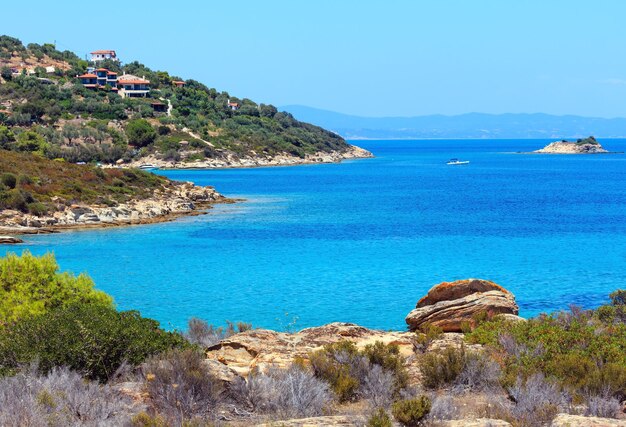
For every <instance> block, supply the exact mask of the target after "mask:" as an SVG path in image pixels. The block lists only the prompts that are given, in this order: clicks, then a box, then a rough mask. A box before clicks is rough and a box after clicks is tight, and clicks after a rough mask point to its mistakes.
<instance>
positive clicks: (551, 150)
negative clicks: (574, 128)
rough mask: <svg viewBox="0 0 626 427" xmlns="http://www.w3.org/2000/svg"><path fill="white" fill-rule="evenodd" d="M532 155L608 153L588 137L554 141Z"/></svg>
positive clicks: (592, 138)
mask: <svg viewBox="0 0 626 427" xmlns="http://www.w3.org/2000/svg"><path fill="white" fill-rule="evenodd" d="M533 153H539V154H606V153H609V151H607V150H606V149H604V147H602V145H600V143H599V142H598V141H597V140H596V139H595V138H594V137H593V136H590V137H588V138H584V139H578V140H576V142H573V141H566V140H562V141H556V142H552V143H550V144H548V145H546V146H545V147H543V148H542V149H540V150H535V151H533Z"/></svg>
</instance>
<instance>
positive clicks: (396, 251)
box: [1, 140, 626, 329]
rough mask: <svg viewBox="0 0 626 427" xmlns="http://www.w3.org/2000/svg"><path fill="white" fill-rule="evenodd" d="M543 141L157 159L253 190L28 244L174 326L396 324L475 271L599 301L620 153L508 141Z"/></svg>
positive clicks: (613, 262)
mask: <svg viewBox="0 0 626 427" xmlns="http://www.w3.org/2000/svg"><path fill="white" fill-rule="evenodd" d="M547 142H549V141H548V140H546V141H539V140H534V141H528V140H519V141H517V140H506V141H456V140H442V141H363V142H359V143H358V144H359V145H361V146H363V147H365V148H367V149H369V150H371V151H372V152H374V153H375V155H376V156H377V157H376V158H375V159H368V160H357V161H350V162H345V163H343V164H340V165H313V166H298V167H283V168H261V169H240V170H217V171H170V172H165V173H164V174H165V175H167V176H169V177H171V178H174V179H179V180H189V181H193V182H195V183H197V184H206V185H209V184H210V185H214V186H215V187H216V188H217V189H218V190H219V191H221V192H222V193H224V194H226V195H229V196H234V197H242V198H245V199H246V201H245V202H243V203H238V204H235V205H224V206H219V207H217V208H215V209H213V210H212V211H211V213H210V214H209V215H205V216H201V217H193V218H184V219H181V220H178V221H175V222H172V223H166V224H156V225H147V226H135V227H127V228H118V229H108V230H99V231H78V232H68V233H63V234H58V235H48V236H35V237H28V243H27V244H25V245H23V248H27V249H30V250H31V251H32V252H34V253H36V254H42V253H45V252H47V251H53V252H54V253H55V254H56V256H57V259H58V261H59V263H60V265H61V267H62V269H64V270H70V271H73V272H76V273H78V272H87V273H88V274H90V275H91V276H92V277H93V278H94V280H95V281H96V284H97V286H98V287H99V288H100V289H102V290H104V291H106V292H108V293H110V294H112V295H113V296H114V297H115V300H116V301H117V304H118V306H119V307H120V308H121V309H137V310H140V311H141V313H142V314H143V315H145V316H149V317H153V318H155V319H158V320H159V321H161V323H162V324H163V325H164V326H166V327H170V328H183V327H184V325H185V323H186V320H187V319H188V318H190V317H192V316H197V317H201V318H204V319H206V320H208V321H209V322H212V323H216V324H223V323H224V321H225V320H227V319H229V320H233V321H237V320H243V321H248V322H252V323H253V324H254V325H255V326H261V327H271V328H279V329H281V328H283V329H284V328H288V327H292V324H293V323H295V326H293V327H295V328H300V327H305V326H312V325H321V324H324V323H327V322H332V321H348V322H355V323H359V324H362V325H364V326H369V327H377V328H386V329H387V328H391V329H403V328H404V327H405V324H404V316H405V315H406V314H407V313H408V312H409V310H411V308H412V307H413V306H414V305H415V302H416V301H417V299H419V298H420V297H421V296H422V295H423V294H424V293H425V292H426V291H427V290H428V289H429V288H430V287H431V286H433V285H434V284H436V283H439V282H441V281H447V280H456V279H462V278H468V277H479V278H485V279H490V280H493V281H495V282H497V283H499V284H501V285H503V286H505V287H506V288H508V289H510V290H511V291H512V292H514V293H515V295H516V297H517V301H518V303H519V305H520V307H521V314H522V315H524V316H530V315H535V314H537V313H539V312H542V311H552V310H557V309H564V308H567V307H568V305H569V304H570V303H575V304H579V305H582V306H586V307H593V306H597V305H599V304H601V303H603V302H605V301H606V300H607V295H608V293H609V292H611V291H612V290H614V289H616V288H619V287H621V288H624V287H625V285H624V284H625V283H626V155H623V154H616V155H603V156H549V155H520V154H510V152H513V151H528V150H532V149H535V148H538V147H541V146H543V145H545V144H546V143H547ZM604 145H605V146H606V147H607V148H609V149H612V150H615V151H618V150H619V151H626V140H610V141H605V143H604ZM451 157H459V158H462V159H467V160H470V161H471V164H470V165H467V166H446V165H445V162H446V161H447V160H448V159H449V158H451ZM1 250H2V251H3V252H4V251H7V250H16V248H10V249H9V248H7V247H3V248H2V249H1Z"/></svg>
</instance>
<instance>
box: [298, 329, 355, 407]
mask: <svg viewBox="0 0 626 427" xmlns="http://www.w3.org/2000/svg"><path fill="white" fill-rule="evenodd" d="M361 360H362V359H361V357H360V355H359V351H358V349H357V348H356V346H355V345H354V343H352V342H350V341H340V342H338V343H335V344H327V345H325V346H324V348H323V349H322V350H319V351H316V352H314V353H312V354H311V355H310V361H311V365H312V366H313V370H314V372H315V375H317V376H318V377H319V378H321V379H322V380H324V381H326V382H328V383H329V384H330V387H331V389H332V390H333V392H334V393H335V395H336V396H337V398H338V399H339V401H340V402H346V401H350V400H353V399H355V398H356V393H357V391H358V389H359V386H360V381H359V378H358V376H359V375H358V374H356V372H355V371H356V370H358V367H359V364H360V361H361Z"/></svg>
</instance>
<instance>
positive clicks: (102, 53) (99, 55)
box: [91, 50, 119, 62]
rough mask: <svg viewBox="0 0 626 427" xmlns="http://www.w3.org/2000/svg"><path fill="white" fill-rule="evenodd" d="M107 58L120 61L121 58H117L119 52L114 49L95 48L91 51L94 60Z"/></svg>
mask: <svg viewBox="0 0 626 427" xmlns="http://www.w3.org/2000/svg"><path fill="white" fill-rule="evenodd" d="M105 59H111V60H113V61H119V59H117V54H116V53H115V51H114V50H94V51H93V52H91V61H92V62H98V61H104V60H105Z"/></svg>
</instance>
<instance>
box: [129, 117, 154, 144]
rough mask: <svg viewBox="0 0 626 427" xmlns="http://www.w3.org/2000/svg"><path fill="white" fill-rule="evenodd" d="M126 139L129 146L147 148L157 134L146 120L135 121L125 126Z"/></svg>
mask: <svg viewBox="0 0 626 427" xmlns="http://www.w3.org/2000/svg"><path fill="white" fill-rule="evenodd" d="M126 137H127V138H128V143H129V144H130V145H134V146H135V147H147V146H148V145H150V144H152V143H153V142H154V140H155V139H156V137H157V133H156V131H155V130H154V128H153V127H152V125H151V124H150V123H149V122H148V121H147V120H144V119H135V120H131V121H129V122H128V124H127V125H126Z"/></svg>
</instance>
